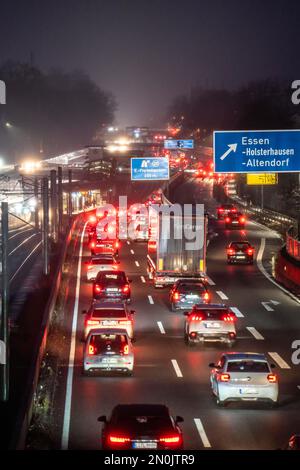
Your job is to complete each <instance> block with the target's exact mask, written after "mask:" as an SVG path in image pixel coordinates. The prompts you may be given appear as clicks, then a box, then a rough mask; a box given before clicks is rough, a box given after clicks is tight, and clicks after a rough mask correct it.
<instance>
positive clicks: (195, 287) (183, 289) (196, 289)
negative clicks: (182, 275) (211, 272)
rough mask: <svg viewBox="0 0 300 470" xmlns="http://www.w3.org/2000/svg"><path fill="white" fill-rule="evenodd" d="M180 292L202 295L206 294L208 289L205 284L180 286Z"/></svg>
mask: <svg viewBox="0 0 300 470" xmlns="http://www.w3.org/2000/svg"><path fill="white" fill-rule="evenodd" d="M178 290H179V291H180V292H184V293H188V292H195V293H202V292H206V288H205V287H204V285H203V284H180V285H179V286H178Z"/></svg>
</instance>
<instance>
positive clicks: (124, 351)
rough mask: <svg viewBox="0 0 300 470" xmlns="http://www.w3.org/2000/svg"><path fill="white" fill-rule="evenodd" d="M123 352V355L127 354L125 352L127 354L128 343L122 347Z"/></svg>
mask: <svg viewBox="0 0 300 470" xmlns="http://www.w3.org/2000/svg"><path fill="white" fill-rule="evenodd" d="M123 354H124V355H125V356H127V354H129V346H128V344H125V346H124V348H123Z"/></svg>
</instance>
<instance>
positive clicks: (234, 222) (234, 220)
mask: <svg viewBox="0 0 300 470" xmlns="http://www.w3.org/2000/svg"><path fill="white" fill-rule="evenodd" d="M245 222H246V217H245V216H244V214H242V213H241V212H235V213H234V212H233V213H231V214H228V215H226V217H225V227H226V228H233V227H238V228H241V229H243V228H245Z"/></svg>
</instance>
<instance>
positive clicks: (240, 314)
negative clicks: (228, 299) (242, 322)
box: [230, 307, 244, 318]
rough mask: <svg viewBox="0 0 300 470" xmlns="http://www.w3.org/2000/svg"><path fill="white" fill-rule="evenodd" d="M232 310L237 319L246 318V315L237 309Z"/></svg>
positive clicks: (232, 308)
mask: <svg viewBox="0 0 300 470" xmlns="http://www.w3.org/2000/svg"><path fill="white" fill-rule="evenodd" d="M230 308H231V310H232V311H233V313H234V314H235V315H236V316H237V317H239V318H244V315H243V314H242V312H241V311H240V310H239V309H238V308H237V307H230Z"/></svg>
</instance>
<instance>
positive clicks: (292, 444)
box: [284, 434, 300, 450]
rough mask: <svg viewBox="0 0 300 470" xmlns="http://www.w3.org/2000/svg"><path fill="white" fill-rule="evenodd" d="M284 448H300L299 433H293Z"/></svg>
mask: <svg viewBox="0 0 300 470" xmlns="http://www.w3.org/2000/svg"><path fill="white" fill-rule="evenodd" d="M284 450H300V434H293V435H292V436H291V437H290V438H289V442H288V443H287V445H286V447H285V448H284Z"/></svg>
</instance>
